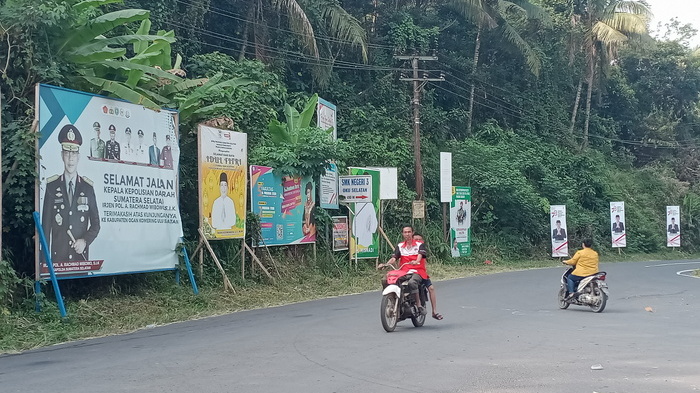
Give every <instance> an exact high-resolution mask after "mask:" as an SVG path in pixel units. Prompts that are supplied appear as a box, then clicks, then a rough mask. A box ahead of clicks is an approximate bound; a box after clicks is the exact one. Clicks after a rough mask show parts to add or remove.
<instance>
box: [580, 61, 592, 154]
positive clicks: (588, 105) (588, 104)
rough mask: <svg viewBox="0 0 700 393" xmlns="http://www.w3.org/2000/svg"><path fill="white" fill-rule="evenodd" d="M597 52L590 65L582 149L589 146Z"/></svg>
mask: <svg viewBox="0 0 700 393" xmlns="http://www.w3.org/2000/svg"><path fill="white" fill-rule="evenodd" d="M594 59H595V53H594V54H593V59H591V60H590V65H589V66H588V78H587V79H588V80H587V83H588V91H587V92H586V122H585V124H584V125H583V141H581V150H585V149H586V148H588V125H589V124H590V120H591V95H592V94H593V77H594V74H595V60H594Z"/></svg>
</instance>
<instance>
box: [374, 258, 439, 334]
mask: <svg viewBox="0 0 700 393" xmlns="http://www.w3.org/2000/svg"><path fill="white" fill-rule="evenodd" d="M404 265H405V264H404ZM404 265H401V266H400V267H399V269H396V268H395V267H394V265H391V264H385V265H384V266H387V267H391V268H392V270H390V271H388V272H387V273H386V278H385V280H384V281H383V282H382V285H383V286H384V290H383V291H382V306H381V309H380V314H379V316H380V319H381V321H382V327H383V328H384V330H386V331H387V332H393V331H394V329H396V325H397V324H398V322H399V321H403V320H405V319H408V318H410V319H411V322H413V326H415V327H421V326H423V324H424V323H425V314H421V313H420V311H419V310H418V306H417V305H416V299H415V296H413V295H411V291H410V290H409V289H408V279H409V278H410V276H411V274H412V273H415V272H416V270H414V269H410V270H408V271H405V270H400V269H401V268H402V267H403V266H404ZM418 292H419V295H420V300H421V303H422V304H423V306H424V307H425V306H426V305H427V300H428V290H427V288H426V287H425V285H423V284H421V286H420V289H419V290H418Z"/></svg>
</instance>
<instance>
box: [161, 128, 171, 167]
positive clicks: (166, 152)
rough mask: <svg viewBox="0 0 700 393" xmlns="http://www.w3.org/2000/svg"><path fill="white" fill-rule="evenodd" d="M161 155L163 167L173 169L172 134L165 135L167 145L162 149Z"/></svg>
mask: <svg viewBox="0 0 700 393" xmlns="http://www.w3.org/2000/svg"><path fill="white" fill-rule="evenodd" d="M160 156H161V159H162V160H163V168H166V169H173V150H172V147H171V143H170V135H166V136H165V146H163V150H161V151H160Z"/></svg>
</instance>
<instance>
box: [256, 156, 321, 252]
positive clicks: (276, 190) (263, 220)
mask: <svg viewBox="0 0 700 393" xmlns="http://www.w3.org/2000/svg"><path fill="white" fill-rule="evenodd" d="M250 184H251V187H250V205H251V209H252V211H253V213H254V214H256V215H257V216H258V217H259V219H260V232H261V237H262V242H261V243H260V244H256V245H255V246H283V245H287V244H305V243H314V242H316V233H317V227H316V219H315V217H314V215H315V209H316V201H315V199H314V196H315V195H316V185H315V184H314V182H313V181H312V180H311V178H310V177H304V178H302V177H299V176H280V175H278V174H276V173H274V168H270V167H267V166H259V165H251V166H250Z"/></svg>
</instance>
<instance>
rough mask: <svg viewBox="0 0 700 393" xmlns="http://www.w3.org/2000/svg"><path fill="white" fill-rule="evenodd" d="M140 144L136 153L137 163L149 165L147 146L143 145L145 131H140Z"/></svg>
mask: <svg viewBox="0 0 700 393" xmlns="http://www.w3.org/2000/svg"><path fill="white" fill-rule="evenodd" d="M138 136H139V142H138V144H137V145H136V151H135V152H134V156H135V158H136V159H135V160H134V161H136V162H141V163H147V162H148V157H147V156H146V145H144V144H143V130H138Z"/></svg>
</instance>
